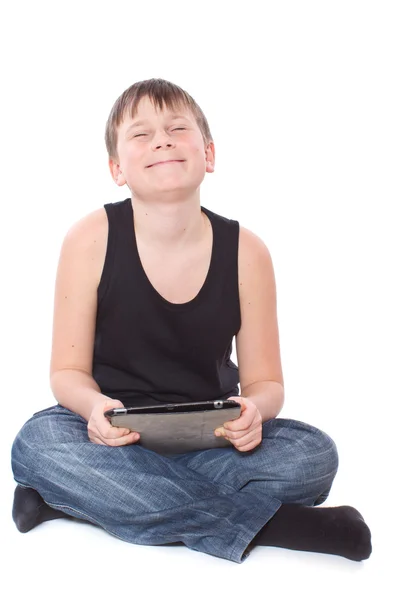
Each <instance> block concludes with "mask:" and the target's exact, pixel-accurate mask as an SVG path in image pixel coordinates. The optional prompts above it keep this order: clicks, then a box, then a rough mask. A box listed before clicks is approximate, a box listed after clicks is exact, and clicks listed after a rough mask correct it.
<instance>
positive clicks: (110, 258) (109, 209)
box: [97, 203, 116, 307]
mask: <svg viewBox="0 0 400 600" xmlns="http://www.w3.org/2000/svg"><path fill="white" fill-rule="evenodd" d="M104 208H105V210H106V213H107V218H108V238H107V250H106V255H105V258H104V265H103V271H102V273H101V277H100V283H99V285H98V287H97V307H99V306H100V304H102V302H104V298H105V296H106V294H107V291H108V289H109V287H110V283H111V276H112V272H113V265H114V257H115V241H116V240H115V227H114V214H113V205H112V203H109V204H104Z"/></svg>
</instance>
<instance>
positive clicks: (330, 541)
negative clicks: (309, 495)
mask: <svg viewBox="0 0 400 600" xmlns="http://www.w3.org/2000/svg"><path fill="white" fill-rule="evenodd" d="M257 544H259V545H261V546H278V547H280V548H290V549H292V550H305V551H308V552H322V553H324V554H337V555H339V556H344V557H345V558H349V559H350V560H356V561H361V560H365V559H366V558H368V557H369V556H370V554H371V552H372V546H371V532H370V530H369V528H368V525H367V524H366V523H365V521H364V519H363V517H362V516H361V514H360V513H359V512H358V510H356V509H355V508H353V507H352V506H335V507H332V508H315V507H314V506H303V505H302V504H282V506H281V507H280V508H279V510H278V511H277V512H276V513H275V515H274V516H273V517H272V519H270V520H269V521H268V523H267V524H266V525H264V527H263V528H262V529H261V531H260V532H259V533H258V534H257V535H256V537H255V538H254V540H253V543H252V545H257Z"/></svg>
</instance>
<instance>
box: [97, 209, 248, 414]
mask: <svg viewBox="0 0 400 600" xmlns="http://www.w3.org/2000/svg"><path fill="white" fill-rule="evenodd" d="M104 208H105V210H106V212H107V217H108V223H109V230H108V242H107V251H106V256H105V262H104V267H103V272H102V275H101V280H100V283H99V287H98V290H97V301H98V304H97V316H96V332H95V340H94V351H93V378H94V379H95V381H96V382H97V384H98V385H99V387H100V390H101V393H102V394H105V395H106V396H109V397H110V398H114V399H117V400H121V401H122V402H123V403H124V404H125V405H137V406H146V405H151V404H157V403H167V402H198V401H202V400H215V399H218V398H228V397H229V396H237V395H238V394H239V388H238V383H239V373H238V367H237V366H236V365H235V364H234V363H233V362H232V361H231V360H230V356H231V352H232V339H233V336H235V335H236V334H237V333H238V331H239V329H240V325H241V318H240V303H239V286H238V242H239V222H238V221H233V220H231V219H227V218H225V217H222V216H220V215H217V214H215V213H213V212H211V211H210V210H208V209H206V208H204V207H203V206H202V207H201V210H202V211H203V212H204V213H205V214H206V215H207V216H208V217H209V219H210V222H211V225H212V229H213V247H212V256H211V264H210V268H209V271H208V274H207V278H206V280H205V282H204V285H203V287H202V288H201V290H200V292H199V293H198V295H197V296H196V297H195V298H193V299H192V300H190V301H189V302H185V303H183V304H175V303H171V302H169V301H168V300H166V299H165V298H163V297H162V296H161V295H160V294H159V293H158V292H157V290H156V289H155V288H154V287H153V286H152V284H151V283H150V280H149V279H148V277H147V275H146V273H145V271H144V269H143V266H142V263H141V261H140V256H139V253H138V249H137V245H136V236H135V229H134V220H133V219H134V215H133V208H132V203H131V199H130V198H127V199H126V200H121V201H119V202H113V203H109V204H105V205H104Z"/></svg>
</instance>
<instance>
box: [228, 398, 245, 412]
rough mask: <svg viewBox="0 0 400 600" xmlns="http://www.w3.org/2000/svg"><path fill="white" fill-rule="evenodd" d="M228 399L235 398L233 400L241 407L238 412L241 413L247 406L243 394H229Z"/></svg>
mask: <svg viewBox="0 0 400 600" xmlns="http://www.w3.org/2000/svg"><path fill="white" fill-rule="evenodd" d="M228 400H235V402H237V403H238V404H240V405H241V407H242V408H241V411H240V414H242V412H243V411H245V410H246V408H247V407H248V404H247V402H246V398H243V396H231V397H230V398H228Z"/></svg>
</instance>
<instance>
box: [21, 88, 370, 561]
mask: <svg viewBox="0 0 400 600" xmlns="http://www.w3.org/2000/svg"><path fill="white" fill-rule="evenodd" d="M106 146H107V150H108V154H109V167H110V171H111V174H112V177H113V179H114V181H115V182H116V183H117V185H119V186H123V185H125V184H126V185H128V187H129V189H130V191H131V198H128V199H127V200H124V201H120V202H115V203H110V204H106V205H104V208H101V209H99V210H96V211H94V212H93V213H90V214H89V215H87V216H86V217H84V218H82V219H81V220H80V221H78V222H77V223H76V224H75V225H74V226H73V227H71V229H70V230H69V231H68V233H67V235H66V237H65V240H64V242H63V245H62V249H61V254H60V260H59V266H58V271H57V280H56V289H55V303H54V323H53V345H52V356H51V368H50V380H51V388H52V391H53V393H54V396H55V398H56V400H57V402H58V404H57V405H56V406H53V407H50V408H48V409H45V410H44V411H40V412H39V413H36V414H35V415H34V416H33V417H32V418H31V419H30V420H29V421H28V422H27V423H26V424H25V425H24V426H23V428H22V429H21V431H20V432H19V434H18V435H17V437H16V440H15V442H14V444H13V450H12V465H13V472H14V477H15V480H16V481H17V483H18V486H17V488H16V491H15V498H14V507H13V518H14V521H15V523H16V525H17V527H18V529H19V530H20V531H23V532H26V531H29V530H30V529H31V528H32V527H34V526H35V525H37V524H39V523H41V522H43V521H45V520H49V519H53V518H58V517H65V516H70V517H78V518H80V519H83V520H87V521H89V522H92V523H95V524H97V525H100V526H101V527H103V528H104V529H105V530H106V531H108V532H109V533H112V534H113V535H115V536H117V537H119V538H121V539H123V540H126V541H129V542H132V543H136V544H149V545H156V544H168V543H174V542H181V543H182V542H183V543H184V544H185V545H187V546H188V547H189V548H191V549H193V550H196V551H201V552H206V553H209V554H212V555H215V556H219V557H222V558H226V559H229V560H232V561H234V562H238V563H241V562H242V561H243V560H244V559H245V558H246V557H247V556H248V555H249V552H250V549H251V548H252V547H253V546H254V545H256V544H259V545H266V546H280V547H285V548H291V549H297V550H307V551H311V552H324V553H331V554H337V555H341V556H344V557H346V558H349V559H352V560H357V561H359V560H363V559H366V558H368V557H369V555H370V553H371V541H370V538H371V534H370V531H369V528H368V527H367V525H366V523H365V522H364V520H363V518H362V516H361V515H360V513H359V512H358V511H357V510H355V509H354V508H352V507H350V506H340V507H333V508H315V506H316V505H318V504H321V503H322V502H323V501H324V500H325V499H326V498H327V496H328V493H329V490H330V488H331V485H332V482H333V479H334V477H335V475H336V472H337V468H338V457H337V450H336V446H335V444H334V442H333V440H332V439H331V438H330V437H329V436H328V435H327V434H325V433H324V432H322V431H320V430H318V429H316V428H315V427H313V426H311V425H307V424H306V423H302V422H299V421H294V420H291V419H278V418H277V415H278V414H279V412H280V410H281V408H282V405H283V401H284V384H283V376H282V368H281V359H280V349H279V334H278V325H277V313H276V290H275V280H274V271H273V266H272V261H271V257H270V254H269V252H268V249H267V248H266V246H265V244H264V243H263V242H262V241H261V239H259V238H258V237H257V236H256V235H254V234H253V233H252V232H251V231H249V230H247V229H245V228H243V227H240V226H239V223H238V222H237V221H234V220H230V219H227V218H225V217H222V216H220V215H217V214H216V213H213V212H212V211H210V210H208V209H205V208H204V207H202V206H201V204H200V184H201V182H202V181H203V179H204V176H205V173H206V172H207V173H212V172H213V171H214V164H215V147H214V143H213V140H212V136H211V133H210V129H209V126H208V123H207V120H206V118H205V116H204V114H203V112H202V111H201V109H200V107H199V106H198V105H197V103H196V102H195V101H194V100H193V98H192V97H191V96H190V95H189V94H188V93H187V92H185V91H184V90H182V89H181V88H180V87H179V86H176V85H174V84H172V83H170V82H167V81H165V80H160V79H153V80H147V81H142V82H138V83H135V84H134V85H132V86H131V87H130V88H128V89H127V90H125V92H124V93H123V94H122V95H121V96H120V98H118V100H117V101H116V102H115V104H114V107H113V109H112V111H111V114H110V116H109V119H108V122H107V126H106ZM233 336H236V345H237V356H238V367H239V368H238V367H236V365H234V363H233V362H232V361H231V360H230V355H231V350H232V339H233ZM239 374H240V387H241V395H240V396H238V392H239V390H238V383H239ZM231 397H233V398H234V399H235V400H237V401H238V402H239V403H240V404H241V407H242V408H241V415H240V417H239V418H238V419H237V420H235V421H230V422H227V423H225V424H224V427H223V428H222V430H221V431H220V432H218V431H216V435H218V434H222V435H224V436H225V437H226V438H227V439H228V440H229V441H230V442H231V446H229V447H228V448H215V449H209V450H203V451H195V452H188V453H186V454H178V455H174V456H172V457H165V456H163V455H161V454H158V453H156V452H152V451H149V450H147V449H145V448H143V447H142V446H140V444H137V442H138V441H139V438H140V436H139V435H138V434H136V433H135V432H129V431H128V430H125V429H123V428H118V427H112V426H111V425H110V423H109V422H108V421H107V419H106V418H105V417H104V412H105V410H107V409H109V408H112V407H118V406H123V405H124V404H135V405H146V404H147V405H149V404H155V403H165V402H187V401H188V399H189V400H190V401H200V400H213V399H217V398H231Z"/></svg>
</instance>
